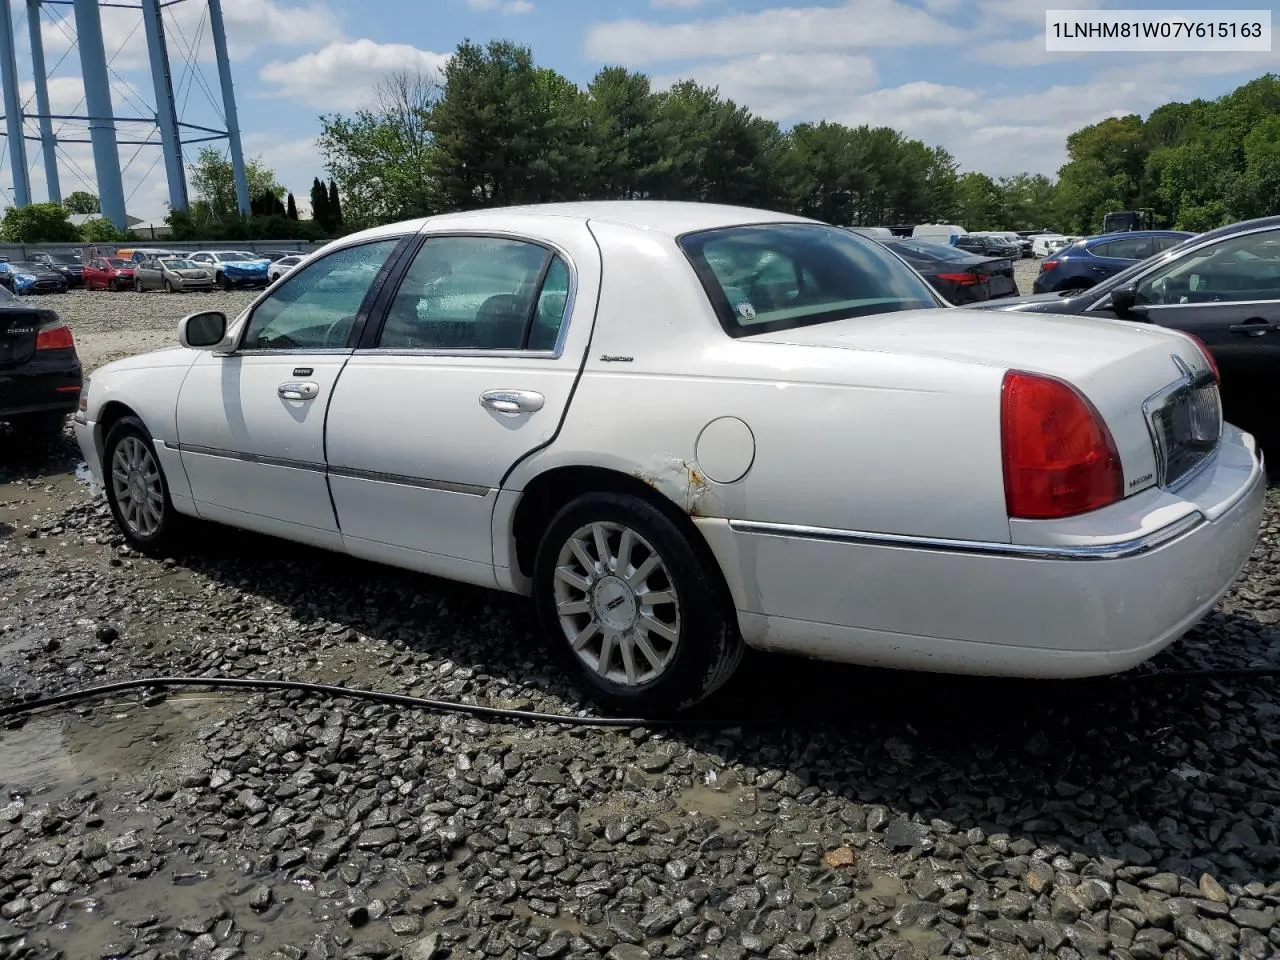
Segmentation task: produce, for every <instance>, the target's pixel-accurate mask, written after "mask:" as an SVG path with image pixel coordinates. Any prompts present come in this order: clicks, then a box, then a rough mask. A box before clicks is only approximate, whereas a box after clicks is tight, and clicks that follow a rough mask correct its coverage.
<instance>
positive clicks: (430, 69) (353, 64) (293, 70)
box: [260, 38, 450, 111]
mask: <svg viewBox="0 0 1280 960" xmlns="http://www.w3.org/2000/svg"><path fill="white" fill-rule="evenodd" d="M449 56H450V54H446V53H434V52H432V51H430V50H422V49H420V48H418V47H414V46H411V45H409V44H407V43H377V42H376V41H373V40H370V39H368V38H364V39H361V40H344V41H336V42H334V43H330V44H328V45H327V46H325V47H323V48H322V49H320V50H317V51H315V52H314V53H306V54H303V55H302V56H300V57H298V58H296V59H294V60H274V61H272V62H271V63H268V64H266V65H265V66H264V67H263V68H262V70H261V72H260V76H261V78H262V79H263V81H265V82H266V83H268V84H271V85H272V86H273V87H274V88H275V89H274V90H273V91H272V92H271V93H270V94H268V95H270V96H278V97H288V98H290V99H292V100H297V101H299V102H301V103H305V104H308V105H309V106H313V107H317V108H320V109H323V110H329V111H341V110H354V109H358V108H359V107H362V106H367V105H368V103H369V101H370V99H371V98H372V96H373V87H374V84H376V83H377V82H378V81H379V80H380V79H382V78H383V77H385V76H386V75H387V74H389V73H392V72H395V71H400V70H405V71H409V72H421V73H423V74H426V75H428V76H438V75H439V72H440V70H441V69H443V67H444V65H445V63H446V62H447V61H448V59H449Z"/></svg>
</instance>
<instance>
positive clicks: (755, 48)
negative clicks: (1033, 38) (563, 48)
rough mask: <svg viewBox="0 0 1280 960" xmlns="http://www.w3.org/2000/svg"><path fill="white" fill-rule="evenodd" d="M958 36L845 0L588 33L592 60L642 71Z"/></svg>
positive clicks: (949, 40)
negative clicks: (714, 59)
mask: <svg viewBox="0 0 1280 960" xmlns="http://www.w3.org/2000/svg"><path fill="white" fill-rule="evenodd" d="M962 40H964V34H963V33H962V32H961V31H959V30H957V29H956V28H955V27H953V26H950V25H948V24H945V23H943V22H942V21H940V20H938V19H936V18H935V17H933V16H931V15H930V14H928V13H926V12H925V11H923V10H921V9H919V8H917V7H909V6H907V5H905V4H904V3H901V2H899V0H845V2H844V3H842V4H840V5H839V6H834V7H774V8H771V9H768V10H762V11H760V12H758V13H741V14H732V15H729V16H723V17H713V18H709V19H704V20H695V21H687V22H684V23H674V24H660V23H653V22H649V21H644V20H615V21H612V22H608V23H599V24H596V25H594V26H592V27H590V28H589V29H588V30H587V37H586V53H587V56H588V57H590V58H591V59H594V60H601V61H606V62H609V63H620V64H626V65H629V66H642V65H645V64H650V63H654V62H660V61H664V60H666V61H669V60H690V59H696V58H700V57H704V56H706V54H707V51H709V50H714V51H719V52H721V53H723V54H724V55H725V56H732V57H745V56H748V55H750V54H759V53H774V54H782V53H799V52H802V51H814V50H828V51H840V52H847V51H849V50H857V49H863V50H867V49H873V48H878V47H903V46H915V45H924V44H928V45H935V44H955V43H960V42H961V41H962Z"/></svg>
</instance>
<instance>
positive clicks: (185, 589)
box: [0, 294, 1280, 960]
mask: <svg viewBox="0 0 1280 960" xmlns="http://www.w3.org/2000/svg"><path fill="white" fill-rule="evenodd" d="M215 296H220V295H211V296H210V297H208V298H202V299H203V300H206V301H212V300H213V298H214V297H215ZM119 299H120V301H121V302H122V303H125V302H132V303H134V304H138V303H140V302H141V301H143V300H146V301H148V306H149V305H150V301H152V300H154V301H155V302H156V303H157V305H158V306H157V309H158V310H168V311H170V312H169V314H168V315H167V316H160V315H159V314H157V315H155V316H154V320H155V322H156V323H157V324H160V325H163V324H165V323H168V322H170V320H172V319H173V318H176V316H178V315H179V314H180V313H181V312H183V310H184V309H187V308H186V307H185V303H184V301H183V300H177V301H176V303H177V304H179V305H178V306H177V307H176V309H175V308H173V307H169V306H168V304H169V303H170V302H174V298H171V297H167V296H165V295H163V294H154V295H152V294H147V295H143V296H142V297H137V298H134V297H131V296H129V295H121V297H120V298H119ZM191 299H194V297H192V298H191ZM59 302H61V303H66V304H68V306H69V305H70V304H72V303H75V302H76V300H75V299H74V295H73V296H69V297H63V298H59ZM160 304H164V306H159V305H160ZM127 309H132V310H135V311H137V310H139V307H137V306H133V307H130V308H127ZM63 312H64V314H65V315H67V316H68V319H69V320H71V322H72V324H73V326H74V327H75V329H76V332H77V337H78V338H81V340H82V342H84V340H87V339H88V338H89V337H93V336H105V335H108V334H115V333H118V332H119V331H120V329H121V327H122V326H123V325H125V324H126V323H127V317H125V318H124V319H120V320H117V321H111V320H105V321H97V320H95V319H91V318H88V317H86V318H85V320H84V321H83V322H82V321H79V320H77V319H76V318H74V317H73V316H72V315H71V311H70V309H63ZM122 316H123V315H122ZM118 345H119V344H118ZM107 353H109V351H106V352H104V353H103V354H102V355H103V356H106V355H107ZM75 466H76V458H75V452H74V448H73V445H72V444H71V443H70V441H69V439H67V438H64V439H63V440H62V441H61V442H60V443H59V444H56V445H55V446H54V447H53V448H52V449H17V450H15V449H13V448H12V447H10V448H9V450H8V451H7V452H6V454H5V455H4V461H3V462H0V703H3V702H7V701H10V700H12V699H14V698H24V697H30V696H35V695H37V694H38V693H49V692H54V691H58V690H65V689H69V688H75V687H79V686H84V685H89V684H93V683H101V682H105V681H108V680H112V679H123V678H128V677H145V676H157V675H164V674H193V675H194V674H208V675H213V674H217V675H226V676H258V677H271V678H287V679H305V680H314V681H323V682H327V683H339V684H344V685H348V686H359V687H368V688H377V689H382V690H390V691H397V692H404V691H408V692H411V693H415V694H421V695H425V696H436V697H443V698H449V699H455V700H461V701H463V702H470V703H480V704H490V705H498V706H506V707H513V708H532V709H539V710H545V711H555V712H559V713H583V712H585V705H584V704H583V703H582V702H581V700H580V699H579V697H578V696H577V694H576V693H575V691H573V690H572V689H571V688H569V687H568V686H567V685H566V684H565V683H564V681H563V680H562V679H561V678H560V677H559V676H558V675H557V673H556V671H555V669H554V667H553V666H552V664H551V662H550V660H549V659H548V657H547V656H546V655H545V654H544V652H543V650H542V649H541V647H540V646H539V644H538V643H537V642H536V641H535V640H534V638H533V634H534V629H535V627H534V620H533V617H532V615H531V612H530V610H529V609H528V606H527V604H526V603H525V602H524V601H522V600H519V599H518V598H510V597H506V596H502V595H498V594H494V593H489V592H485V591H482V590H478V589H471V588H467V587H462V586H458V585H453V584H448V583H445V582H442V581H437V580H433V579H430V578H426V577H421V576H416V575H410V574H408V573H402V572H399V571H395V570H391V569H388V568H385V567H380V566H376V565H373V564H367V563H361V562H356V561H352V560H348V559H345V558H342V557H339V556H335V555H331V554H326V553H323V552H320V551H313V550H310V549H308V548H305V547H299V546H292V545H286V544H282V543H279V542H276V541H271V540H269V539H265V538H261V537H257V536H254V535H250V534H243V533H238V532H234V531H228V530H224V529H220V528H213V527H199V528H197V529H196V531H195V535H194V536H193V538H192V540H191V549H190V551H189V552H186V553H184V554H182V555H179V556H174V557H172V558H168V559H164V560H151V559H147V558H144V557H140V556H138V555H136V554H134V553H132V552H130V551H129V550H128V549H127V548H125V547H124V546H123V542H122V540H121V539H120V538H119V537H118V536H117V535H116V533H115V532H114V529H113V528H112V526H111V525H110V523H109V519H108V517H107V516H106V509H105V507H104V506H103V505H102V503H101V502H99V501H97V500H95V499H93V498H92V497H91V496H90V495H89V493H88V491H87V490H86V488H85V487H84V486H83V485H82V484H81V483H80V482H78V481H77V479H76V477H75ZM1277 622H1280V491H1272V493H1271V494H1270V500H1269V511H1268V515H1267V521H1266V528H1265V531H1264V535H1263V538H1262V541H1261V543H1260V544H1259V547H1258V549H1257V551H1256V552H1255V554H1254V556H1253V558H1252V560H1251V561H1250V563H1249V565H1248V567H1247V568H1246V570H1245V571H1244V574H1243V575H1242V578H1241V580H1240V582H1239V583H1238V584H1237V586H1236V588H1235V589H1234V590H1233V591H1232V592H1231V594H1230V595H1229V596H1228V597H1227V598H1226V599H1225V600H1224V601H1223V603H1222V604H1221V605H1220V606H1219V608H1218V609H1217V610H1216V611H1215V612H1214V613H1212V614H1211V615H1210V616H1209V617H1208V618H1207V619H1206V620H1205V621H1204V622H1203V623H1202V624H1201V625H1200V626H1198V627H1197V628H1196V629H1195V630H1194V631H1193V632H1192V634H1191V635H1189V636H1188V637H1187V638H1186V639H1185V640H1183V641H1182V642H1180V643H1178V644H1176V645H1175V646H1174V647H1173V648H1171V649H1170V650H1169V651H1168V652H1166V653H1165V654H1163V655H1161V656H1160V657H1159V658H1157V659H1156V661H1154V662H1153V663H1152V664H1151V665H1150V666H1149V667H1148V668H1144V669H1143V670H1141V671H1138V676H1136V677H1130V678H1125V679H1122V680H1100V681H1091V682H1073V683H1026V682H1006V681H987V680H977V679H957V678H946V677H927V676H919V675H901V674H894V673H889V672H884V671H868V670H857V669H852V668H841V667H832V666H829V665H819V664H809V663H807V662H804V661H799V660H784V659H780V658H774V657H765V656H756V657H750V658H749V659H748V661H747V664H746V668H745V670H744V673H743V675H742V676H741V677H740V678H739V679H738V680H736V681H735V682H734V683H733V684H732V685H731V686H730V688H729V689H727V690H726V691H725V692H724V693H723V695H721V696H720V697H719V698H718V699H717V701H716V702H715V703H713V704H711V705H709V706H708V708H707V711H708V716H709V718H710V719H716V718H722V719H725V720H726V723H724V724H721V725H718V726H716V725H708V726H705V727H698V726H694V727H689V728H682V729H679V730H675V731H667V732H656V731H646V730H643V729H620V730H605V731H600V730H591V729H582V728H571V727H568V726H563V725H554V726H541V727H531V726H524V725H517V724H504V723H490V722H479V721H476V720H472V719H466V718H460V717H456V716H442V715H438V714H430V713H421V712H412V711H408V710H406V709H404V708H401V707H392V706H385V705H381V704H372V703H367V702H360V701H354V700H352V701H344V700H327V699H320V698H316V697H312V696H309V695H301V694H235V693H231V694H215V693H207V692H199V693H195V692H183V693H173V694H170V695H168V696H164V695H161V694H159V693H156V694H154V695H143V696H124V697H120V698H118V699H115V700H112V701H109V702H105V701H98V702H94V703H89V704H84V705H81V706H76V707H71V708H66V709H63V710H62V711H60V712H46V713H41V714H38V715H35V716H33V717H31V718H30V719H29V720H27V722H26V723H25V724H24V725H21V726H16V725H15V726H11V727H10V728H8V729H4V730H0V770H2V771H4V773H3V785H4V790H5V791H6V792H4V793H0V956H5V957H32V958H36V957H38V958H46V957H49V958H51V957H55V956H59V955H61V956H65V957H71V958H82V957H83V958H96V957H122V956H130V957H146V958H149V960H158V958H161V957H173V958H179V957H181V958H187V957H190V958H202V960H204V958H210V960H211V958H215V957H216V958H219V960H230V958H235V957H272V958H277V960H278V958H290V960H297V958H301V957H306V958H308V960H314V958H324V957H387V958H395V957H403V958H408V960H431V958H437V960H443V958H444V957H445V956H449V957H451V958H453V960H484V958H494V960H552V958H574V960H578V958H582V960H587V958H605V960H647V958H658V957H707V958H710V960H748V958H757V957H765V958H767V960H795V958H799V957H832V958H860V957H866V958H871V960H925V958H931V957H940V956H982V957H991V958H994V960H1027V958H1031V957H1056V958H1060V960H1084V958H1089V957H1094V956H1108V957H1116V958H1121V960H1129V958H1132V960H1158V958H1164V960H1210V958H1212V960H1240V958H1256V960H1266V958H1269V957H1274V956H1276V954H1277V948H1278V947H1280V922H1278V918H1280V772H1278V771H1280V704H1278V703H1277V698H1276V686H1275V684H1274V682H1272V681H1266V680H1204V679H1196V680H1186V679H1181V680H1169V679H1163V680H1161V679H1153V678H1151V677H1150V676H1148V674H1149V672H1150V671H1151V670H1155V669H1160V670H1170V669H1187V668H1199V667H1245V666H1259V665H1269V666H1273V667H1274V666H1280V635H1278V634H1277V630H1276V629H1275V625H1276V624H1277ZM1143 676H1146V677H1147V678H1146V679H1142V677H1143ZM59 951H61V953H59Z"/></svg>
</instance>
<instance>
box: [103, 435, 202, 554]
mask: <svg viewBox="0 0 1280 960" xmlns="http://www.w3.org/2000/svg"><path fill="white" fill-rule="evenodd" d="M102 472H103V482H104V486H105V487H106V493H107V503H108V505H109V506H110V507H111V516H112V517H113V518H114V519H115V522H116V526H117V527H118V528H119V530H120V532H121V533H122V534H123V535H124V538H125V540H127V541H128V542H129V545H130V546H132V547H134V548H135V549H137V550H139V551H141V552H142V553H146V554H150V555H153V556H158V555H163V554H164V553H166V552H168V550H169V549H170V548H172V547H173V546H174V544H175V542H176V541H177V540H178V539H179V538H180V536H181V533H182V528H183V526H184V525H185V520H186V518H185V517H183V516H182V514H180V513H178V512H177V511H176V510H174V508H173V501H172V500H171V499H170V498H169V482H168V480H166V479H165V475H164V470H163V468H162V467H161V466H160V458H159V457H158V456H156V450H155V447H154V446H153V445H152V443H151V437H150V436H149V434H148V432H147V428H146V426H145V425H144V424H143V422H142V421H141V420H139V419H138V418H137V417H133V416H128V417H121V418H120V419H119V420H117V421H116V422H115V423H114V424H113V425H112V427H111V430H110V431H109V432H108V433H107V442H106V443H105V444H104V445H103V451H102Z"/></svg>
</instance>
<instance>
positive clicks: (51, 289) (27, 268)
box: [0, 260, 67, 296]
mask: <svg viewBox="0 0 1280 960" xmlns="http://www.w3.org/2000/svg"><path fill="white" fill-rule="evenodd" d="M0 271H3V272H4V274H5V280H6V281H7V282H6V283H4V286H6V287H8V288H9V289H10V290H12V291H13V292H14V293H16V294H18V295H20V296H21V295H25V294H36V293H66V292H67V278H66V277H64V276H63V275H62V274H61V273H59V272H58V271H57V270H54V269H52V268H50V267H48V266H46V265H45V264H43V263H36V262H35V261H32V260H16V261H13V262H10V261H7V260H6V261H5V262H3V263H0Z"/></svg>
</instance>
